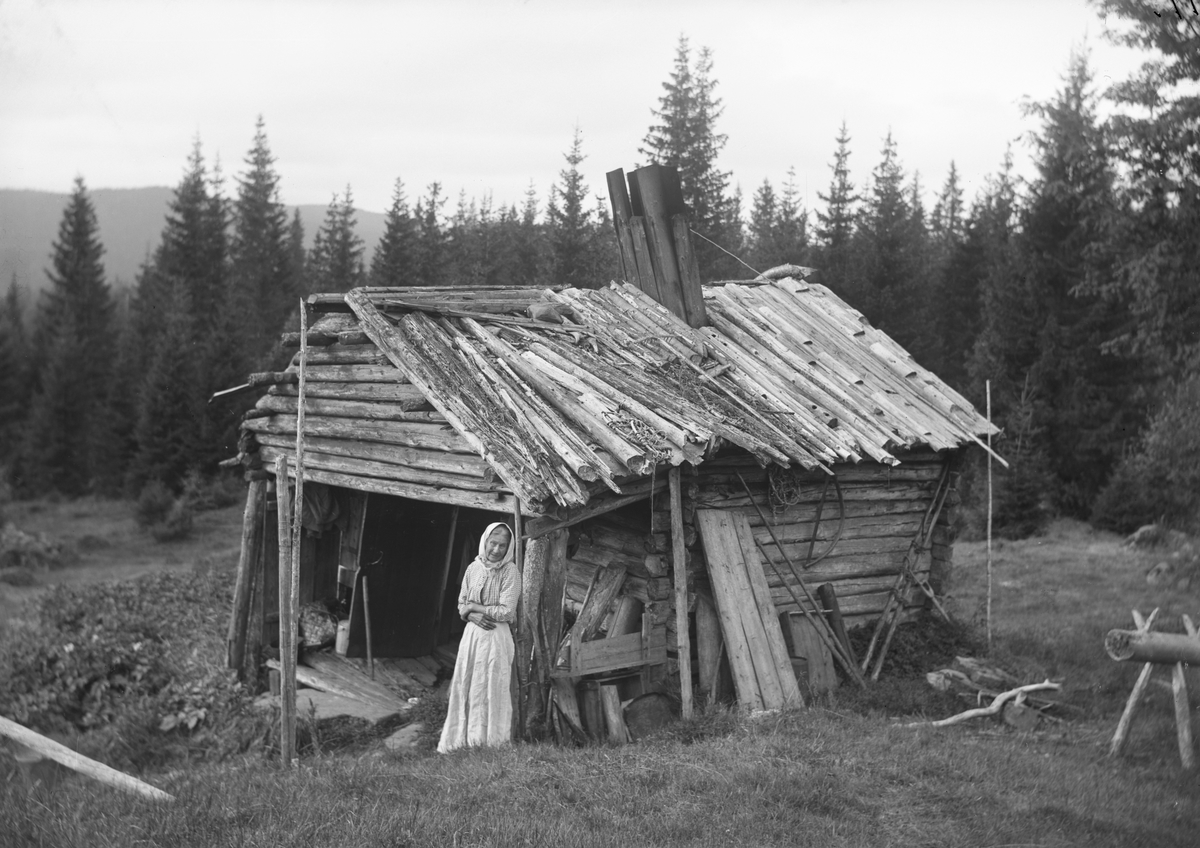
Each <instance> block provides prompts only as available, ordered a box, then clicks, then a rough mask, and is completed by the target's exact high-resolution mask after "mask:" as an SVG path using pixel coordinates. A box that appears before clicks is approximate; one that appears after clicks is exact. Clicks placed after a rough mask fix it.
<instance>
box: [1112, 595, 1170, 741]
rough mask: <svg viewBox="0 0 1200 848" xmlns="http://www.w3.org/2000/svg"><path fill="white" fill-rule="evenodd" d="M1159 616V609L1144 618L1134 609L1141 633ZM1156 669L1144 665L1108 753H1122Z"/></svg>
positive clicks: (1130, 694) (1151, 665) (1152, 664)
mask: <svg viewBox="0 0 1200 848" xmlns="http://www.w3.org/2000/svg"><path fill="white" fill-rule="evenodd" d="M1157 617H1158V610H1157V609H1156V610H1154V612H1152V613H1150V615H1149V617H1147V618H1143V617H1142V614H1141V613H1140V612H1138V611H1137V610H1134V611H1133V621H1134V623H1135V624H1136V625H1137V628H1138V632H1139V633H1146V632H1149V630H1150V628H1151V627H1152V626H1153V625H1154V619H1155V618H1157ZM1152 671H1154V663H1149V662H1148V663H1146V664H1145V665H1143V666H1142V671H1141V673H1140V674H1138V679H1137V682H1136V683H1134V684H1133V691H1132V692H1130V693H1129V700H1127V701H1126V702H1125V710H1124V712H1122V713H1121V718H1120V720H1119V721H1118V722H1117V732H1116V733H1114V734H1113V738H1112V743H1111V744H1110V745H1109V747H1108V755H1109V756H1110V757H1115V756H1117V755H1119V754H1120V753H1121V749H1122V748H1124V747H1125V740H1126V739H1128V738H1129V728H1130V726H1131V725H1132V724H1133V714H1134V712H1135V711H1136V710H1137V707H1138V704H1140V703H1141V701H1142V697H1143V696H1144V695H1145V694H1146V687H1147V686H1148V685H1150V673H1151V672H1152Z"/></svg>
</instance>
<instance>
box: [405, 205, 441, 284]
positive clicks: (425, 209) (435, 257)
mask: <svg viewBox="0 0 1200 848" xmlns="http://www.w3.org/2000/svg"><path fill="white" fill-rule="evenodd" d="M427 191H428V196H426V197H423V198H421V199H419V200H418V201H417V205H416V208H415V209H414V210H413V217H414V218H415V219H416V221H417V244H416V254H415V257H414V261H413V283H412V285H415V286H444V285H446V284H447V280H448V277H447V270H448V269H447V267H446V260H447V251H446V243H447V240H446V230H445V228H444V227H443V225H442V207H443V206H445V205H446V199H445V198H444V197H442V184H441V183H439V182H432V183H430V184H429V188H428V189H427Z"/></svg>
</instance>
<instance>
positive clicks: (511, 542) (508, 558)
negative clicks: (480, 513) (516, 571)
mask: <svg viewBox="0 0 1200 848" xmlns="http://www.w3.org/2000/svg"><path fill="white" fill-rule="evenodd" d="M498 527H503V528H504V529H505V530H507V531H508V549H507V550H506V551H505V552H504V556H503V557H501V558H500V561H499V562H492V561H491V560H489V559H488V557H487V541H488V539H490V538H491V536H492V533H494V532H496V528H498ZM516 541H517V540H516V539H515V538H514V536H513V531H512V528H511V527H509V526H508V525H507V524H505V523H504V522H503V521H494V522H492V523H491V524H489V525H488V526H487V529H486V530H484V531H483V535H482V536H480V537H479V556H477V557H475V559H476V561H477V562H479V563H480V564H482V565H483V567H484V568H486V569H488V570H489V571H495V570H496V569H498V568H503V567H504V566H506V565H508V564H509V563H510V562H512V561H513V552H514V550H515V548H516V547H517V546H516V544H515V543H516Z"/></svg>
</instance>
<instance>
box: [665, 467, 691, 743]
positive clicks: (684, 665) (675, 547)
mask: <svg viewBox="0 0 1200 848" xmlns="http://www.w3.org/2000/svg"><path fill="white" fill-rule="evenodd" d="M670 478H671V555H672V557H673V559H674V562H675V639H676V642H677V644H678V650H679V697H680V716H681V717H682V718H684V719H685V720H686V719H689V718H691V717H692V643H691V638H690V636H689V635H688V593H687V548H686V547H685V546H684V543H683V497H682V495H681V493H680V489H679V467H678V466H676V467H674V468H672V469H671V471H670Z"/></svg>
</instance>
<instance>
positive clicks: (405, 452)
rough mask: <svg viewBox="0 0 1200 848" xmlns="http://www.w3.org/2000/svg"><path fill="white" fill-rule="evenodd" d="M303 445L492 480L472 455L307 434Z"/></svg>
mask: <svg viewBox="0 0 1200 848" xmlns="http://www.w3.org/2000/svg"><path fill="white" fill-rule="evenodd" d="M256 439H257V441H258V442H259V444H260V445H271V446H273V447H277V448H294V447H295V446H296V440H295V438H294V437H291V436H275V435H271V434H269V433H259V434H258V435H257V436H256ZM304 445H305V448H306V449H310V450H315V451H320V452H322V453H326V454H331V455H333V456H346V457H352V458H356V459H369V460H373V461H375V462H386V463H389V464H391V465H404V466H408V467H410V468H416V469H420V470H423V471H444V472H448V473H450V474H459V475H464V476H467V477H479V478H482V479H484V480H492V479H495V472H494V471H493V470H492V467H491V466H490V465H488V464H487V462H485V461H484V460H483V459H480V458H479V457H478V456H475V455H474V454H467V453H447V452H445V451H436V450H422V449H420V448H405V447H399V446H397V445H383V444H378V443H375V442H361V441H354V440H353V439H328V438H320V437H313V436H309V435H307V434H306V435H305V437H304Z"/></svg>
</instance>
